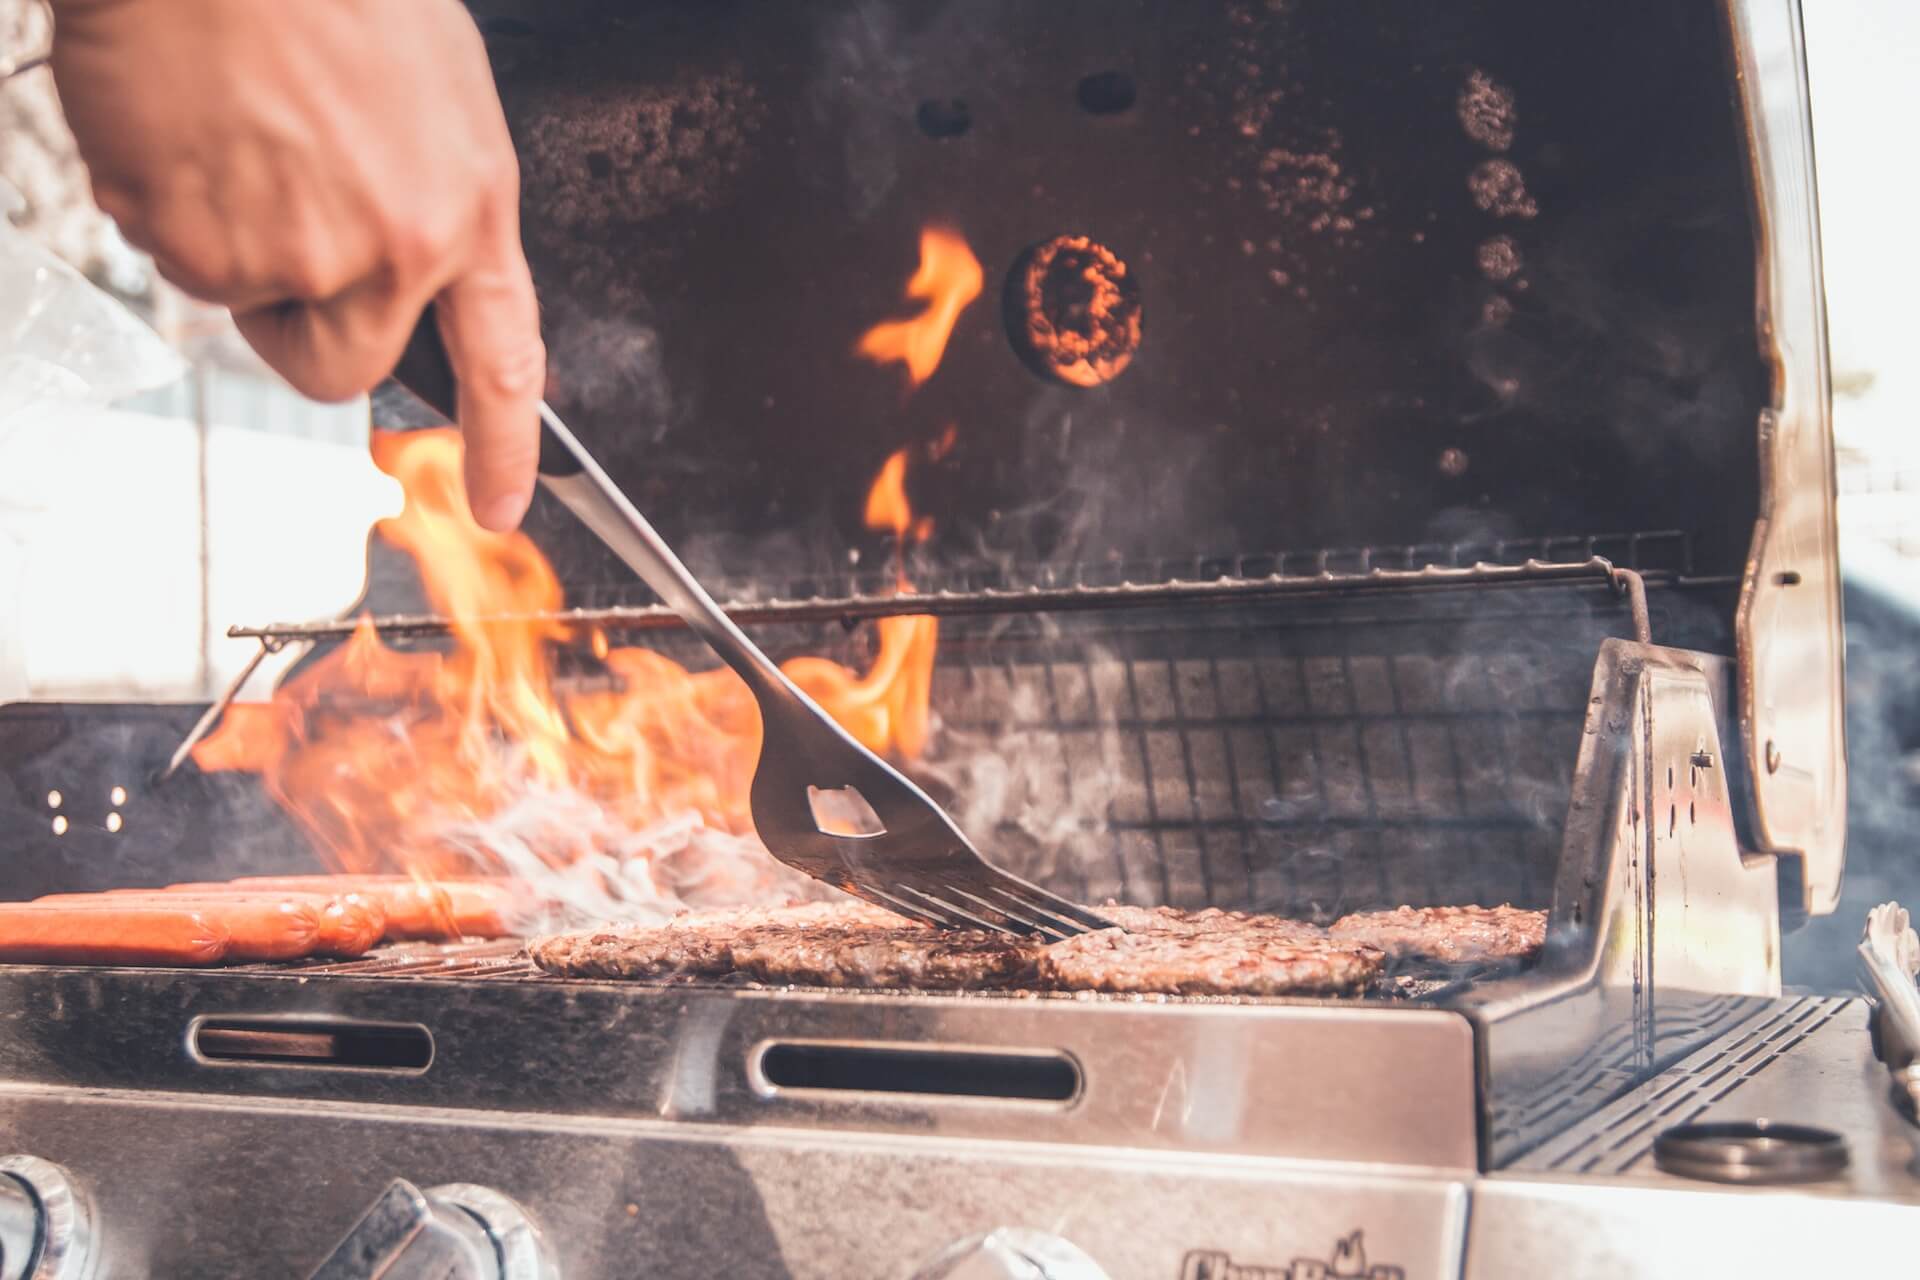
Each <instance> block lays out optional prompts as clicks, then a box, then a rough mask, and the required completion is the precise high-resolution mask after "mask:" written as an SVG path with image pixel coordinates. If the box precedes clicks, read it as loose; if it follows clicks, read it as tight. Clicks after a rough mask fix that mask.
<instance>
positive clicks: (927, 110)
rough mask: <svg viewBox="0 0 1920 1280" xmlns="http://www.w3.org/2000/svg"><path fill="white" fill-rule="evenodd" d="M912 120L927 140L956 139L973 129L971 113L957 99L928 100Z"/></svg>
mask: <svg viewBox="0 0 1920 1280" xmlns="http://www.w3.org/2000/svg"><path fill="white" fill-rule="evenodd" d="M913 119H914V123H916V124H918V125H919V126H920V132H922V133H924V134H926V135H927V136H928V137H929V138H957V137H959V136H960V135H961V134H963V133H965V132H966V131H967V130H969V129H971V128H973V112H971V111H969V110H968V109H967V104H966V103H965V102H964V101H962V100H961V99H959V98H928V99H927V100H926V101H925V102H922V103H921V104H920V107H919V109H918V110H916V111H915V112H914V113H913Z"/></svg>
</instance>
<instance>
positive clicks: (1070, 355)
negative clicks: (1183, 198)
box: [1001, 236, 1141, 387]
mask: <svg viewBox="0 0 1920 1280" xmlns="http://www.w3.org/2000/svg"><path fill="white" fill-rule="evenodd" d="M1001 308H1002V312H1003V314H1004V316H1005V319H1006V325H1007V337H1008V338H1009V339H1010V340H1011V341H1012V343H1013V349H1014V351H1015V353H1016V354H1018V355H1019V357H1020V359H1021V360H1022V361H1024V362H1025V363H1026V365H1027V367H1028V368H1030V369H1032V370H1033V371H1034V372H1035V373H1037V374H1039V375H1040V376H1041V377H1043V378H1047V379H1050V380H1052V381H1054V382H1061V383H1065V384H1066V385H1068V386H1072V387H1097V386H1099V385H1100V384H1102V383H1104V382H1111V381H1113V380H1114V379H1115V378H1117V377H1119V376H1120V375H1121V374H1122V373H1123V372H1125V370H1126V367H1127V365H1128V364H1130V363H1132V361H1133V355H1134V352H1136V351H1137V350H1139V348H1140V332H1141V329H1140V321H1141V306H1140V283H1139V281H1138V280H1137V279H1136V278H1135V277H1134V274H1133V272H1132V271H1131V270H1129V269H1128V267H1127V264H1126V263H1125V262H1124V261H1122V260H1121V258H1120V256H1119V255H1118V254H1116V253H1114V251H1113V250H1111V249H1109V248H1107V247H1106V246H1105V245H1103V244H1100V243H1098V242H1097V241H1094V240H1091V239H1089V238H1088V237H1086V236H1055V237H1053V238H1052V239H1051V240H1043V241H1041V242H1040V243H1039V244H1036V245H1034V246H1032V247H1031V248H1029V249H1027V250H1026V251H1025V252H1024V253H1022V254H1021V255H1020V256H1019V257H1018V258H1016V259H1015V260H1014V263H1013V268H1012V270H1010V271H1009V272H1008V273H1007V284H1006V289H1005V290H1004V292H1003V293H1002V295H1001Z"/></svg>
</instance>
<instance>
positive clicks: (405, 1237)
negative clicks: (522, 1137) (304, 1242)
mask: <svg viewBox="0 0 1920 1280" xmlns="http://www.w3.org/2000/svg"><path fill="white" fill-rule="evenodd" d="M559 1276H560V1271H559V1268H558V1266H557V1265H556V1264H555V1262H554V1260H553V1255H552V1254H551V1253H550V1252H549V1251H548V1248H547V1244H546V1241H545V1240H544V1239H543V1238H542V1237H541V1235H540V1230H539V1228H538V1227H536V1226H535V1225H534V1223H533V1219H531V1218H529V1217H528V1216H527V1214H526V1211H525V1210H523V1209H521V1208H520V1206H519V1205H518V1204H515V1203H514V1202H513V1201H512V1200H510V1199H508V1198H507V1197H506V1196H503V1195H501V1194H500V1193H499V1192H498V1191H493V1190H489V1189H488V1188H486V1187H477V1186H472V1185H470V1184H468V1183H464V1182H460V1183H450V1184H448V1185H447V1186H443V1187H434V1188H432V1189H430V1190H427V1191H422V1190H420V1188H418V1187H416V1186H414V1185H413V1184H412V1183H411V1182H408V1181H407V1180H406V1179H404V1178H395V1179H394V1180H393V1181H392V1182H391V1183H389V1184H387V1189H386V1190H385V1191H383V1192H381V1193H380V1198H379V1199H378V1200H375V1201H374V1202H373V1206H372V1207H371V1208H370V1209H368V1210H367V1211H366V1213H364V1214H362V1215H361V1217H360V1221H358V1222H356V1223H354V1224H353V1229H352V1230H351V1231H349V1232H347V1236H346V1239H344V1240H342V1241H341V1242H340V1243H339V1244H338V1245H336V1246H334V1250H333V1252H332V1253H330V1254H328V1255H327V1260H326V1261H325V1262H322V1263H321V1264H320V1265H319V1267H318V1268H316V1269H315V1270H314V1271H313V1273H312V1275H311V1276H310V1277H309V1280H559ZM0 1280H5V1278H4V1277H0Z"/></svg>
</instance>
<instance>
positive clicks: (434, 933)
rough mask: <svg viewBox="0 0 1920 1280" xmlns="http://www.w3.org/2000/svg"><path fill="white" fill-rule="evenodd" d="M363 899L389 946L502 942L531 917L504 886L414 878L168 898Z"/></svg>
mask: <svg viewBox="0 0 1920 1280" xmlns="http://www.w3.org/2000/svg"><path fill="white" fill-rule="evenodd" d="M274 890H279V891H282V892H292V893H323V894H328V895H340V894H358V895H360V896H361V897H363V898H365V899H367V900H369V901H372V902H377V903H378V904H379V905H380V907H381V909H382V910H383V912H384V913H385V916H386V934H385V936H386V937H387V938H388V939H389V940H393V941H404V940H417V939H430V940H449V939H453V938H461V937H468V938H503V937H509V936H511V935H512V934H514V933H516V932H518V931H519V925H520V924H521V923H522V922H523V921H524V920H525V919H526V918H527V917H528V916H529V915H531V914H532V912H531V909H530V904H529V902H528V900H527V897H526V896H525V894H524V892H523V891H521V890H519V889H517V888H515V887H514V886H513V884H512V882H510V881H504V880H430V881H420V880H415V879H413V878H411V877H409V876H352V875H348V876H325V875H321V876H243V877H242V878H240V879H238V880H231V881H221V882H202V883H193V884H176V885H169V886H168V887H167V892H169V893H203V892H208V891H212V892H223V893H230V892H249V891H252V892H257V891H274Z"/></svg>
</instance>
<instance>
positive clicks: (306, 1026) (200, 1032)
mask: <svg viewBox="0 0 1920 1280" xmlns="http://www.w3.org/2000/svg"><path fill="white" fill-rule="evenodd" d="M187 1040H188V1044H189V1046H190V1047H191V1049H192V1052H193V1054H194V1056H195V1057H197V1058H199V1059H200V1060H201V1061H203V1062H207V1063H217V1064H220V1065H226V1066H232V1065H252V1066H276V1067H311V1068H333V1069H346V1070H355V1071H396V1072H406V1073H408V1074H418V1073H420V1072H423V1071H425V1070H426V1069H427V1067H428V1066H429V1065H430V1064H431V1063H432V1062H433V1034H432V1033H431V1032H429V1031H428V1030H427V1029H426V1028H425V1027H423V1026H420V1025H419V1024H417V1023H382V1022H314V1021H309V1020H305V1019H290V1018H201V1019H198V1020H196V1021H195V1022H194V1024H193V1026H192V1028H191V1029H190V1030H189V1032H188V1034H187Z"/></svg>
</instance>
